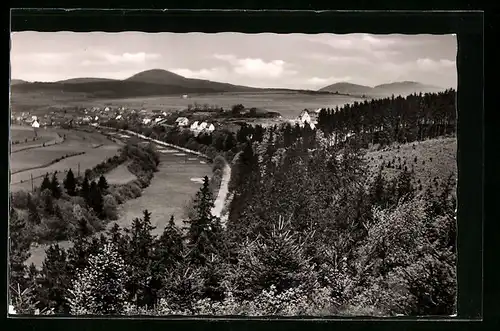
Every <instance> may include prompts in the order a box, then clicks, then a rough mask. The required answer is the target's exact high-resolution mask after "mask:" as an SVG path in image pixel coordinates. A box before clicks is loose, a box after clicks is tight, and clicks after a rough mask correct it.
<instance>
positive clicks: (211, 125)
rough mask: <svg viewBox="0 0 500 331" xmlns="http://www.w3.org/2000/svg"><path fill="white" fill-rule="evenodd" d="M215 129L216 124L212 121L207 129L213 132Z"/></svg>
mask: <svg viewBox="0 0 500 331" xmlns="http://www.w3.org/2000/svg"><path fill="white" fill-rule="evenodd" d="M214 130H215V125H213V124H212V123H210V125H209V126H208V128H207V131H208V132H213V131H214Z"/></svg>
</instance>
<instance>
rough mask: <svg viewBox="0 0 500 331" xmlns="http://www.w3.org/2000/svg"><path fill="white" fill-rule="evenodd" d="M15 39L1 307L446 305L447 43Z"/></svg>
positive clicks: (133, 35)
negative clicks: (5, 280)
mask: <svg viewBox="0 0 500 331" xmlns="http://www.w3.org/2000/svg"><path fill="white" fill-rule="evenodd" d="M10 38H11V40H10V43H11V45H10V141H9V153H10V160H9V178H10V179H9V180H10V182H9V183H10V184H9V186H10V193H9V198H10V202H9V203H10V205H9V233H8V237H9V244H8V251H9V256H8V258H9V269H8V281H9V284H8V286H9V287H8V288H9V290H8V307H9V312H8V313H9V315H50V316H86V315H89V316H96V315H97V316H101V315H104V316H191V317H193V316H209V317H210V316H240V317H253V316H261V317H262V316H271V317H281V316H289V317H290V316H292V317H293V316H310V317H331V316H344V317H359V316H368V317H396V316H448V317H449V316H455V315H456V313H457V271H456V268H457V262H456V261H457V245H456V244H457V238H456V236H457V218H456V213H457V209H458V205H457V194H456V191H457V182H458V177H457V130H456V125H457V109H456V93H457V63H456V58H457V36H456V35H455V34H413V35H411V34H370V33H347V34H333V33H317V34H305V33H287V34H279V33H254V34H251V33H240V32H229V31H228V32H221V33H201V32H200V33H198V32H196V33H195V32H190V33H179V32H176V33H173V32H158V33H152V32H139V31H123V32H103V31H95V32H70V31H60V32H37V31H20V32H11V34H10Z"/></svg>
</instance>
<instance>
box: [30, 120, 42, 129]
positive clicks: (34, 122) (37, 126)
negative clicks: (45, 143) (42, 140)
mask: <svg viewBox="0 0 500 331" xmlns="http://www.w3.org/2000/svg"><path fill="white" fill-rule="evenodd" d="M31 126H32V127H33V128H35V129H38V128H39V127H40V123H38V121H37V120H36V119H35V120H34V121H33V123H31Z"/></svg>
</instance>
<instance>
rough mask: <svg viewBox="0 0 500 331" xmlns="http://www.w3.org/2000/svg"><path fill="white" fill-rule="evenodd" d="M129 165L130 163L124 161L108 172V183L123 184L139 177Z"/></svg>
mask: <svg viewBox="0 0 500 331" xmlns="http://www.w3.org/2000/svg"><path fill="white" fill-rule="evenodd" d="M127 166H128V163H124V164H121V165H119V166H118V167H116V168H115V169H113V170H111V171H110V172H108V173H107V174H106V176H105V177H106V180H107V181H108V184H110V185H122V184H127V183H128V182H131V181H133V180H135V179H137V177H136V176H135V175H134V174H133V173H131V172H130V171H129V170H128V168H127Z"/></svg>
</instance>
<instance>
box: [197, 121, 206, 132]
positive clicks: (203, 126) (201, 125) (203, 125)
mask: <svg viewBox="0 0 500 331" xmlns="http://www.w3.org/2000/svg"><path fill="white" fill-rule="evenodd" d="M207 126H208V123H207V122H203V123H201V124H200V125H199V126H198V130H199V131H203V130H205V129H206V128H207Z"/></svg>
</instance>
